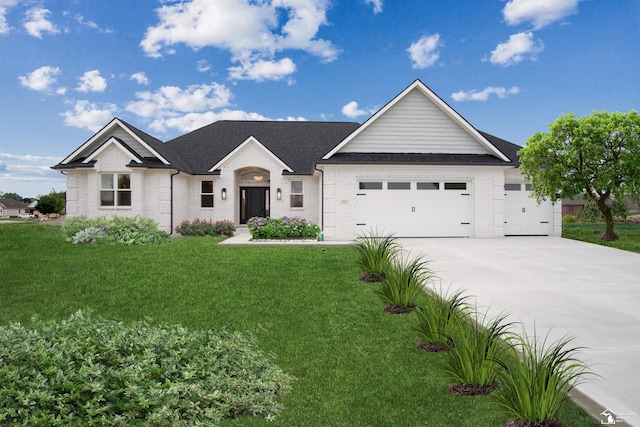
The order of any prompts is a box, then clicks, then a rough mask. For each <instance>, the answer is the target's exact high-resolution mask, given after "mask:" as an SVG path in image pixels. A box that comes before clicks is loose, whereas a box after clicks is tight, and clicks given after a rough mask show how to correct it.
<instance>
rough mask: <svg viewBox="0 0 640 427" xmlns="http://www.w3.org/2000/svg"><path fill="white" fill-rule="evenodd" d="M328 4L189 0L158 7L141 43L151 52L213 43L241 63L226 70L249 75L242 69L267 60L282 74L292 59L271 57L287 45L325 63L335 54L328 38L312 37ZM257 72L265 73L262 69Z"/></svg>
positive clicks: (310, 0) (156, 54)
mask: <svg viewBox="0 0 640 427" xmlns="http://www.w3.org/2000/svg"><path fill="white" fill-rule="evenodd" d="M328 7H329V1H328V0H262V1H259V2H256V1H252V0H218V1H216V2H211V1H209V0H190V1H185V2H181V3H177V4H173V5H165V6H163V7H161V8H159V9H157V14H158V19H159V22H158V24H157V25H155V26H151V27H149V28H147V32H146V34H145V37H144V39H143V40H142V41H141V42H140V46H141V47H142V49H143V50H144V52H145V53H146V54H147V55H148V56H151V57H160V56H162V54H163V53H172V52H175V51H174V50H173V49H174V46H175V45H177V44H181V43H182V44H185V45H187V46H189V47H191V48H193V49H200V48H203V47H206V46H212V47H217V48H220V49H225V50H228V51H229V52H230V53H231V55H232V60H233V61H234V62H238V63H239V66H238V67H232V68H231V69H230V70H231V71H232V72H233V73H234V74H233V75H234V76H240V77H241V78H250V76H251V75H253V74H252V73H251V72H244V71H243V70H256V71H257V70H258V69H259V68H261V67H264V66H265V65H266V64H268V63H272V65H273V64H279V66H280V68H281V70H280V71H279V73H282V72H283V71H284V70H282V68H286V67H289V68H291V64H287V63H284V62H283V60H280V61H275V60H274V57H275V54H276V53H277V52H281V51H283V50H285V49H298V50H303V51H305V52H308V53H311V54H313V55H316V56H319V57H320V58H321V59H322V60H323V61H327V62H328V61H332V60H334V59H335V58H336V57H337V55H338V50H337V49H336V48H335V47H334V46H333V44H332V43H331V42H329V41H326V40H322V39H318V38H316V35H317V33H318V31H319V29H320V26H322V25H325V24H326V23H327V21H326V11H327V9H328ZM289 61H290V60H289ZM247 62H251V63H254V62H255V63H256V65H255V66H253V65H251V64H248V63H247ZM276 74H277V73H276ZM255 75H257V76H258V78H262V79H265V78H266V77H265V74H264V73H261V72H256V73H255Z"/></svg>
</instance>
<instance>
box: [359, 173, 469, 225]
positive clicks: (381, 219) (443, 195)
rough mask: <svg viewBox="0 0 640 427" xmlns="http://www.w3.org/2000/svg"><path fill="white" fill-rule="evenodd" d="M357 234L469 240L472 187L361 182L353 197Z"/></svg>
mask: <svg viewBox="0 0 640 427" xmlns="http://www.w3.org/2000/svg"><path fill="white" fill-rule="evenodd" d="M356 196H357V197H356V204H357V208H356V224H357V231H358V232H359V233H363V232H368V231H370V230H374V231H376V232H378V233H379V234H385V235H387V234H394V235H395V236H396V237H470V236H471V235H472V230H473V228H472V218H473V206H472V200H473V198H472V194H471V183H470V182H465V181H455V180H451V181H437V180H424V181H409V180H407V181H400V180H394V181H382V180H362V181H359V182H358V192H357V193H356Z"/></svg>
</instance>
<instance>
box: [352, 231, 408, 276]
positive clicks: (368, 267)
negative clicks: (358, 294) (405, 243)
mask: <svg viewBox="0 0 640 427" xmlns="http://www.w3.org/2000/svg"><path fill="white" fill-rule="evenodd" d="M356 249H357V251H358V258H357V264H358V266H359V267H360V269H361V270H362V272H361V273H360V279H361V280H362V281H365V282H379V281H380V280H382V279H383V278H384V277H385V273H386V271H387V270H388V269H389V266H390V264H391V261H392V260H393V259H395V258H396V256H397V255H398V253H399V252H400V245H399V244H398V242H397V240H396V238H395V237H393V236H391V235H383V236H380V233H378V232H377V231H374V230H370V231H368V232H365V233H362V234H360V235H358V237H357V238H356Z"/></svg>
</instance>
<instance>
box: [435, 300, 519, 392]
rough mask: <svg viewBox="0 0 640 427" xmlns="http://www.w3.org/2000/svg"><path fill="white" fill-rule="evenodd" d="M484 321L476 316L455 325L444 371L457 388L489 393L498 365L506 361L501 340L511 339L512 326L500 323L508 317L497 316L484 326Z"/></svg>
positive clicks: (495, 377) (494, 380)
mask: <svg viewBox="0 0 640 427" xmlns="http://www.w3.org/2000/svg"><path fill="white" fill-rule="evenodd" d="M485 317H486V316H484V315H483V316H481V315H479V314H478V313H477V312H476V313H475V314H474V318H468V319H466V320H464V321H462V322H459V323H458V325H457V327H456V328H455V330H454V331H453V334H452V335H453V347H452V348H451V350H450V351H448V352H447V353H446V355H445V361H444V371H445V373H446V374H447V375H448V376H449V378H450V379H451V381H452V382H453V383H455V384H457V385H459V386H462V387H467V386H470V387H474V388H478V389H482V388H485V389H484V390H487V391H488V390H491V388H492V387H493V386H495V385H496V380H497V378H498V372H499V369H500V361H501V360H503V359H504V358H505V357H506V354H507V349H508V346H507V344H506V343H505V342H504V340H505V339H509V337H510V335H509V334H508V332H507V328H508V327H509V326H511V324H510V323H507V324H505V323H503V321H504V319H505V318H506V317H507V316H506V315H500V316H498V317H496V318H493V319H491V320H490V321H489V322H488V324H487V325H483V324H482V322H481V320H484V318H485ZM484 390H483V391H481V390H478V393H483V392H485V391H484Z"/></svg>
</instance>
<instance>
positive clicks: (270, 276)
mask: <svg viewBox="0 0 640 427" xmlns="http://www.w3.org/2000/svg"><path fill="white" fill-rule="evenodd" d="M220 240H221V238H207V239H176V240H174V241H173V242H172V243H171V244H169V245H163V246H158V245H146V246H116V245H70V244H68V243H66V242H64V240H63V239H61V235H60V231H59V229H58V227H55V226H44V225H39V224H29V223H20V224H1V225H0V275H1V276H0V277H2V278H3V280H2V281H0V301H2V304H0V324H2V325H6V324H10V323H13V322H17V321H19V322H21V323H23V324H24V325H25V326H27V327H29V326H30V325H31V323H30V322H31V316H32V314H34V313H38V314H39V315H40V317H41V318H42V319H47V320H58V321H61V320H64V319H67V318H68V317H69V316H70V315H71V314H72V313H74V312H75V311H77V310H78V309H83V310H84V309H87V308H93V309H94V313H95V315H99V316H100V317H102V318H104V319H112V320H118V321H123V322H135V321H139V320H141V319H145V318H147V317H149V318H150V319H151V320H150V321H149V322H150V324H151V325H161V324H181V325H183V326H184V327H186V328H188V329H190V330H191V329H202V330H210V329H211V330H220V329H221V328H226V329H227V330H229V331H239V332H247V331H249V332H253V333H254V335H255V338H256V343H257V346H258V348H259V349H260V350H261V351H263V352H264V353H265V354H267V355H269V356H270V358H272V360H273V362H274V363H275V364H276V365H277V366H279V367H280V368H281V369H282V370H283V371H284V372H286V373H287V374H290V375H293V376H294V377H295V378H296V380H295V382H294V383H293V387H292V389H291V392H290V393H287V394H285V395H284V396H282V397H281V400H280V402H281V403H282V404H283V405H284V410H283V411H282V412H280V413H279V414H278V415H277V416H276V417H275V418H274V420H273V421H267V420H264V419H262V418H261V417H237V418H235V419H232V420H223V421H222V422H221V423H220V425H222V426H243V427H244V426H273V427H276V426H277V427H280V426H320V425H331V426H350V427H351V426H366V425H370V426H377V425H385V426H407V425H429V426H451V425H456V426H468V427H477V426H502V425H504V424H505V422H506V421H507V417H505V416H504V415H503V414H501V413H499V412H498V411H496V407H495V404H494V403H493V402H492V401H491V398H490V396H476V397H473V398H466V397H460V396H457V395H454V394H452V393H450V392H449V391H448V390H447V382H448V378H447V377H446V376H445V375H444V374H443V373H442V371H441V369H440V367H441V366H442V363H443V357H444V355H443V354H442V353H425V352H422V351H420V350H418V349H416V348H415V332H414V331H413V330H412V328H411V324H412V318H411V316H390V315H388V314H386V313H385V312H384V311H382V310H380V301H379V299H378V298H377V297H376V295H375V294H374V293H373V292H372V290H371V287H370V286H369V285H366V284H363V283H362V282H360V281H359V279H358V274H359V273H360V269H359V267H358V266H357V265H356V262H355V261H356V259H357V250H356V248H354V247H321V248H320V247H279V246H278V247H237V246H234V247H224V246H218V245H217V242H218V241H220ZM97 259H99V260H104V262H96V260H97ZM2 382H3V380H2V379H0V383H2ZM0 410H2V408H0ZM558 418H559V419H560V420H562V421H563V423H564V424H565V425H566V426H567V427H586V426H589V427H595V426H596V425H599V424H598V423H597V422H594V421H593V420H592V419H591V418H590V417H589V416H588V415H586V414H585V413H584V412H583V411H581V410H579V409H578V408H576V407H575V406H574V405H572V404H570V403H569V402H565V403H564V404H563V405H562V407H561V410H560V413H559V414H558Z"/></svg>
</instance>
